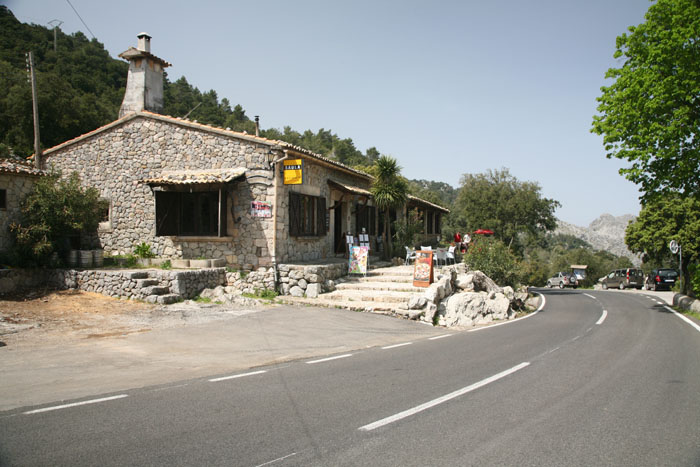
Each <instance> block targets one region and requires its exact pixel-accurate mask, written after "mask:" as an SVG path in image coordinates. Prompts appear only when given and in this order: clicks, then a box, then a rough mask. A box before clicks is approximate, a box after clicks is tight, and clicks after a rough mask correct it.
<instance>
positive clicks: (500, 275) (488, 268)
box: [464, 237, 522, 287]
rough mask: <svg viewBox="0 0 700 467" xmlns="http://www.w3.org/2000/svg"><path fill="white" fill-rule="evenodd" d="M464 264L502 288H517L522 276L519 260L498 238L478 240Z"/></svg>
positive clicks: (468, 251) (465, 256) (469, 251)
mask: <svg viewBox="0 0 700 467" xmlns="http://www.w3.org/2000/svg"><path fill="white" fill-rule="evenodd" d="M464 262H465V263H467V265H468V266H469V269H472V270H479V271H481V272H483V273H484V274H486V275H487V276H489V277H490V278H491V279H493V280H494V282H496V283H497V284H499V285H501V286H504V285H509V286H511V287H515V286H516V285H517V284H518V282H519V281H520V277H521V274H522V271H521V266H520V263H519V262H518V259H517V258H516V257H515V255H513V253H512V252H511V251H510V249H509V248H508V247H507V246H506V245H505V244H504V243H503V242H502V241H500V240H499V239H497V238H492V237H479V238H476V239H475V240H474V242H473V243H472V244H471V245H470V246H469V249H468V250H467V253H466V254H465V255H464Z"/></svg>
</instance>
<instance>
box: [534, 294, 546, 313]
mask: <svg viewBox="0 0 700 467" xmlns="http://www.w3.org/2000/svg"><path fill="white" fill-rule="evenodd" d="M535 293H536V294H537V295H539V296H540V297H542V303H540V306H538V307H537V310H535V313H536V312H538V311H542V308H544V304H545V303H546V302H547V301H546V300H545V298H544V295H542V294H541V293H539V292H535ZM535 313H533V315H534V314H535Z"/></svg>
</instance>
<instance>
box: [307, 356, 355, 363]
mask: <svg viewBox="0 0 700 467" xmlns="http://www.w3.org/2000/svg"><path fill="white" fill-rule="evenodd" d="M347 357H352V354H351V353H346V354H343V355H336V356H335V357H328V358H321V359H320V360H311V361H308V362H306V363H308V364H309V365H311V364H314V363H321V362H329V361H331V360H338V359H339V358H347Z"/></svg>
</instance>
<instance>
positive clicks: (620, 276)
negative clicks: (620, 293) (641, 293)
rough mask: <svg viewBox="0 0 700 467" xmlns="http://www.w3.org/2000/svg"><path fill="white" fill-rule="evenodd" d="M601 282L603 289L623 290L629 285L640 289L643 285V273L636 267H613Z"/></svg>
mask: <svg viewBox="0 0 700 467" xmlns="http://www.w3.org/2000/svg"><path fill="white" fill-rule="evenodd" d="M601 282H602V286H603V290H607V289H610V288H618V289H620V290H624V289H628V288H630V287H634V288H635V289H641V288H642V286H643V285H644V273H643V272H642V270H641V269H636V268H626V269H615V270H614V271H611V272H610V273H609V274H608V275H607V276H605V277H604V278H603V280H602V281H601Z"/></svg>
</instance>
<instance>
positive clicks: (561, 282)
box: [547, 272, 578, 289]
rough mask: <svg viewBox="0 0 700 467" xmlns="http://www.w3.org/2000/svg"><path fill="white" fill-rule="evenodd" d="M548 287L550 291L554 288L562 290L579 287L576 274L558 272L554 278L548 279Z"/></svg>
mask: <svg viewBox="0 0 700 467" xmlns="http://www.w3.org/2000/svg"><path fill="white" fill-rule="evenodd" d="M547 287H549V288H550V289H551V288H552V287H559V288H560V289H563V288H564V287H573V288H574V289H575V288H576V287H578V279H576V274H574V273H573V272H558V273H557V275H555V276H554V277H550V278H549V279H547Z"/></svg>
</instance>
